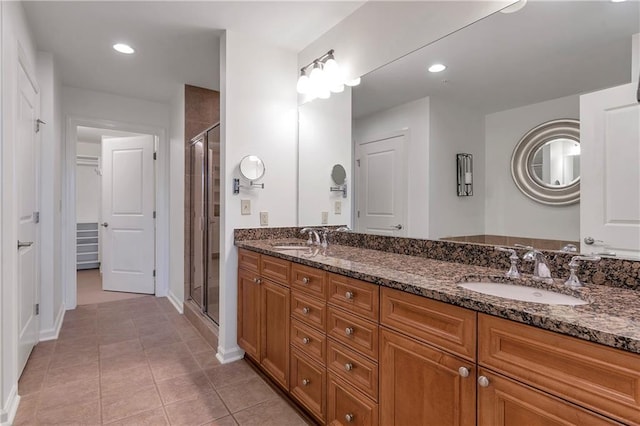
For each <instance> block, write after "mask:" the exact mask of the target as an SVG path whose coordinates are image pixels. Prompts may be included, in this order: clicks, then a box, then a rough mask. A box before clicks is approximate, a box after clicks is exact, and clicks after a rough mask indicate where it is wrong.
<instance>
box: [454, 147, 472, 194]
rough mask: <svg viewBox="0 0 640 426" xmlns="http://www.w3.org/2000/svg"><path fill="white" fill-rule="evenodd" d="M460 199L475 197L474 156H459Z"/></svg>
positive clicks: (457, 157) (458, 179)
mask: <svg viewBox="0 0 640 426" xmlns="http://www.w3.org/2000/svg"><path fill="white" fill-rule="evenodd" d="M456 160H457V161H456V165H457V169H458V170H457V172H458V178H457V183H458V197H468V196H470V195H473V155H472V154H457V155H456Z"/></svg>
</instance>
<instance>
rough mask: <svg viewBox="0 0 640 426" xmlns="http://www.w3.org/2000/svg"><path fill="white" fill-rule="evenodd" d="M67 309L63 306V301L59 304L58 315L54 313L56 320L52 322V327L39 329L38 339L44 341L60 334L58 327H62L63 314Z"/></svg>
mask: <svg viewBox="0 0 640 426" xmlns="http://www.w3.org/2000/svg"><path fill="white" fill-rule="evenodd" d="M65 312H67V310H66V309H65V307H64V303H61V304H60V309H59V310H58V315H56V322H55V323H54V325H53V327H52V328H49V329H47V330H40V341H41V342H44V341H46V340H56V339H57V338H58V336H60V329H61V328H62V323H63V322H64V314H65Z"/></svg>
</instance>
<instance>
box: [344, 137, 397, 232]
mask: <svg viewBox="0 0 640 426" xmlns="http://www.w3.org/2000/svg"><path fill="white" fill-rule="evenodd" d="M405 139H406V135H405V134H403V133H399V134H396V135H393V136H390V137H387V138H381V139H376V140H373V141H369V142H363V143H359V144H357V145H356V150H357V152H356V170H357V172H356V173H357V176H356V178H357V181H356V192H357V204H356V229H357V231H358V232H366V233H371V234H378V235H391V236H395V237H401V236H406V235H407V226H406V215H407V199H406V198H407V195H406V194H407V167H406V158H405Z"/></svg>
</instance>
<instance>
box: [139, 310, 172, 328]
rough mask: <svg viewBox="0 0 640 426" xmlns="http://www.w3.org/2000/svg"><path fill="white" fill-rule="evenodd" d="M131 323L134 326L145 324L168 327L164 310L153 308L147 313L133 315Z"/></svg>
mask: <svg viewBox="0 0 640 426" xmlns="http://www.w3.org/2000/svg"><path fill="white" fill-rule="evenodd" d="M133 324H134V325H135V327H136V328H140V327H143V326H146V325H156V326H158V327H160V328H166V327H168V324H169V320H168V319H167V316H166V315H165V313H164V312H162V311H160V310H155V311H153V312H152V313H150V314H149V315H145V316H140V317H134V318H133Z"/></svg>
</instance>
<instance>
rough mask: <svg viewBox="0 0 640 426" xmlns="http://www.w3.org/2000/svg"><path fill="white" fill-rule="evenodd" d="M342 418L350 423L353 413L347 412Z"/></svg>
mask: <svg viewBox="0 0 640 426" xmlns="http://www.w3.org/2000/svg"><path fill="white" fill-rule="evenodd" d="M344 419H345V420H346V422H347V423H351V422H352V421H353V414H351V413H349V414H347V415H345V416H344Z"/></svg>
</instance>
